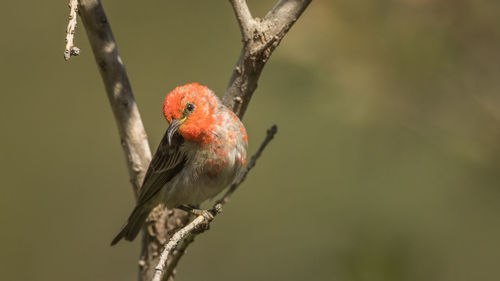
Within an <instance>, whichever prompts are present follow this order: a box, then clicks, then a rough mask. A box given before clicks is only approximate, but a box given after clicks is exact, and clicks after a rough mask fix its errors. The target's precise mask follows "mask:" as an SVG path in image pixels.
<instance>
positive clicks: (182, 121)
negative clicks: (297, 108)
mask: <svg viewBox="0 0 500 281" xmlns="http://www.w3.org/2000/svg"><path fill="white" fill-rule="evenodd" d="M218 104H219V99H218V98H217V96H216V95H215V94H214V93H213V92H212V91H211V90H210V89H208V88H207V87H205V86H201V85H200V84H198V83H191V84H186V85H184V86H179V87H177V88H175V89H174V90H173V91H172V92H170V93H168V94H167V96H166V97H165V102H164V103H163V115H165V119H167V121H168V123H170V127H169V128H168V131H167V133H168V134H169V140H170V139H171V138H172V136H173V135H174V133H175V132H177V131H178V132H179V133H180V134H181V135H182V136H183V137H184V138H185V139H187V140H191V141H195V142H199V143H207V142H208V141H209V140H210V137H211V131H212V126H213V124H214V118H213V113H214V111H215V110H216V109H217V106H218Z"/></svg>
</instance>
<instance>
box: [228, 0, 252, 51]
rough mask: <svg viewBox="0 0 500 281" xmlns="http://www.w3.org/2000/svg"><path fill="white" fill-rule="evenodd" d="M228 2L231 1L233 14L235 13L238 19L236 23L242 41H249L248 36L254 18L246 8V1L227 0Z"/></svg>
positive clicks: (250, 35) (250, 32) (250, 34)
mask: <svg viewBox="0 0 500 281" xmlns="http://www.w3.org/2000/svg"><path fill="white" fill-rule="evenodd" d="M229 2H231V6H232V7H233V10H234V14H235V15H236V20H237V21H238V25H239V26H240V31H241V37H242V39H243V42H245V43H246V42H249V40H250V38H251V37H252V27H253V25H254V23H255V20H254V19H253V17H252V14H251V13H250V9H248V5H247V1H246V0H229Z"/></svg>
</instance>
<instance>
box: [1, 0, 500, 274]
mask: <svg viewBox="0 0 500 281" xmlns="http://www.w3.org/2000/svg"><path fill="white" fill-rule="evenodd" d="M272 2H274V1H263V0H261V1H249V5H250V7H251V9H252V11H253V14H254V15H256V16H263V15H264V14H265V13H266V11H267V10H269V9H270V8H271V6H272ZM103 4H104V8H105V9H106V11H107V14H108V18H109V20H110V22H111V25H112V27H113V31H114V33H115V37H116V39H117V41H118V46H119V50H120V52H121V56H122V58H123V60H124V62H125V64H126V66H127V71H128V74H129V77H130V80H131V83H132V86H133V89H134V92H135V95H136V99H137V103H138V105H139V107H140V109H141V113H142V117H143V121H144V123H145V126H146V129H147V132H148V135H149V140H150V143H151V146H152V147H153V148H155V147H156V145H157V144H158V142H159V140H160V138H161V137H162V135H163V133H164V130H165V129H166V127H167V124H166V122H165V121H164V120H163V118H162V115H161V104H162V101H163V98H164V95H165V94H166V93H167V92H168V91H169V90H171V89H172V88H174V87H175V86H178V85H181V84H184V83H187V82H192V81H197V82H200V83H202V84H206V85H208V86H209V87H210V88H212V89H213V90H215V91H216V93H219V95H222V93H223V92H224V89H225V87H226V85H227V82H228V79H229V75H230V73H231V70H232V69H233V66H234V63H235V61H236V59H237V57H238V54H239V51H240V34H239V30H238V27H237V24H236V21H235V19H234V16H233V12H232V9H231V7H230V5H229V3H228V2H227V1H143V2H140V3H139V2H137V1H117V0H104V3H103ZM2 8H3V11H4V13H3V15H2V17H0V30H1V31H2V33H1V36H0V50H1V52H0V77H1V78H0V79H1V91H2V92H1V94H0V126H1V138H0V159H1V161H0V173H1V182H2V183H1V185H2V187H1V188H0V208H1V212H0V224H1V231H0V245H1V249H0V269H1V270H0V274H1V276H2V277H1V278H2V280H67V279H68V278H70V279H72V280H75V281H78V280H136V275H137V274H136V270H137V266H136V265H137V258H138V250H139V242H138V241H135V242H134V243H120V244H119V245H118V246H117V247H113V248H111V247H109V242H110V239H111V238H112V237H113V235H114V234H115V233H116V232H117V231H118V230H119V228H120V226H121V225H122V223H123V221H124V220H125V218H126V216H127V215H128V213H129V212H130V210H131V208H132V206H133V204H134V199H133V196H132V192H131V186H130V184H129V182H128V175H127V170H126V167H125V162H124V157H123V154H122V151H121V147H120V145H119V138H118V135H117V130H116V128H115V124H114V120H113V117H112V114H111V110H110V108H109V105H108V101H107V98H106V95H105V93H104V88H103V85H102V82H101V78H100V75H99V73H98V70H97V67H96V65H95V63H94V59H93V56H92V53H91V50H90V46H89V45H88V42H87V38H86V34H85V31H84V29H83V26H82V25H81V24H80V25H79V26H78V29H77V34H76V44H77V46H79V47H80V48H81V55H80V56H78V57H73V58H72V59H71V60H70V62H65V61H64V60H63V48H64V35H65V33H64V31H65V28H66V24H67V14H68V9H67V1H6V2H5V3H3V4H2ZM499 11H500V2H499V1H477V0H454V1H451V0H421V1H418V0H392V1H390V0H376V1H348V0H330V1H314V3H312V4H311V5H310V7H309V8H308V9H307V10H306V12H305V14H304V15H303V16H302V18H300V20H299V21H298V22H297V24H296V25H295V26H294V27H293V28H292V30H291V31H290V33H289V34H288V35H287V36H286V38H285V40H284V41H283V42H282V44H281V46H280V47H279V48H278V49H277V50H276V52H275V53H274V55H273V56H272V58H271V60H270V61H269V63H268V65H267V66H266V68H265V70H264V73H263V75H262V78H261V79H260V83H259V87H258V89H257V91H256V93H255V95H254V98H253V100H252V102H251V104H250V106H249V109H248V112H247V114H246V116H245V118H244V122H245V124H246V127H247V129H248V133H249V138H250V152H251V153H252V152H254V151H255V150H256V148H257V147H258V145H259V144H260V142H261V140H262V139H263V137H264V134H265V130H266V128H268V127H269V126H270V125H271V124H273V123H276V124H278V126H279V133H278V135H277V137H276V139H275V140H274V141H273V142H272V143H271V145H270V146H269V147H268V149H267V150H266V152H265V154H264V155H263V157H262V158H261V159H260V161H259V163H258V165H257V167H256V168H255V169H254V170H253V171H252V173H251V174H250V175H249V177H248V179H247V180H246V182H245V183H244V184H243V185H242V186H241V188H240V190H239V191H238V192H237V193H236V194H235V195H234V196H233V198H232V200H231V202H230V203H229V204H228V205H227V206H226V207H225V212H224V214H223V215H222V216H220V217H218V218H217V220H216V221H215V222H214V223H213V225H212V227H211V230H210V231H209V232H207V233H205V234H203V235H201V236H199V237H198V238H197V241H196V243H195V244H193V245H192V246H191V247H190V248H189V250H188V253H187V254H186V256H185V258H184V259H183V260H182V262H181V264H180V266H179V268H178V274H177V276H178V280H220V281H222V280H346V281H351V280H352V281H358V280H359V281H361V280H363V281H364V280H370V281H371V280H386V281H390V280H398V281H400V280H426V281H431V280H444V281H461V280H464V281H465V280H482V281H488V280H499V279H500V170H499V169H500V110H499V109H500V95H499V94H500V92H499V91H500V84H499V83H500V80H499V78H500V29H499V27H500V17H499V16H498V15H499V14H498V12H499Z"/></svg>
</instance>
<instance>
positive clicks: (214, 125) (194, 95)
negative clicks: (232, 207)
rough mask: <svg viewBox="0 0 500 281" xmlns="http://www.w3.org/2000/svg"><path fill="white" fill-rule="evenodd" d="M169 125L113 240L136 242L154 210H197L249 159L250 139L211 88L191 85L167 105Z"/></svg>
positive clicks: (179, 89)
mask: <svg viewBox="0 0 500 281" xmlns="http://www.w3.org/2000/svg"><path fill="white" fill-rule="evenodd" d="M162 109H163V115H164V117H165V119H166V121H167V122H168V123H169V126H168V129H167V130H166V132H165V134H164V137H163V138H162V140H161V141H160V144H159V145H158V148H157V150H156V153H155V154H154V156H153V158H152V160H151V162H150V164H149V167H148V169H147V172H146V175H145V177H144V181H143V184H142V186H141V188H140V190H139V194H138V198H137V202H136V206H135V208H134V209H133V211H132V213H131V214H130V216H129V217H128V220H127V222H126V224H125V225H124V226H123V227H122V229H121V230H120V232H119V233H118V234H117V235H116V237H115V238H114V239H113V240H112V242H111V245H112V246H113V245H115V244H116V243H118V242H119V241H120V240H121V239H122V238H124V239H125V240H128V241H133V240H134V239H135V237H136V236H137V234H138V233H139V232H140V230H141V229H142V226H143V224H144V222H145V220H146V219H147V217H148V215H149V213H150V212H151V210H152V209H153V208H154V207H156V206H157V205H158V204H160V203H163V204H164V205H165V206H166V207H167V208H180V207H182V206H196V205H198V204H200V203H202V202H203V201H206V200H208V199H210V198H213V197H215V196H216V195H217V194H218V193H220V192H221V191H222V190H224V189H225V188H226V187H227V186H228V185H229V184H231V183H232V182H233V180H234V179H235V178H236V176H237V175H238V174H239V173H240V172H241V171H242V170H243V167H244V166H245V164H246V161H247V146H248V136H247V133H246V130H245V126H244V125H243V123H242V122H241V120H240V119H239V118H238V116H236V115H235V114H234V113H233V112H232V111H231V110H230V109H229V108H228V107H226V106H225V105H223V104H222V102H221V101H220V99H219V98H218V97H217V96H216V95H215V94H214V92H212V91H211V90H210V89H209V88H207V87H206V86H202V85H200V84H198V83H190V84H186V85H183V86H179V87H176V88H175V89H174V90H172V91H171V92H169V93H168V94H167V95H166V97H165V100H164V103H163V108H162Z"/></svg>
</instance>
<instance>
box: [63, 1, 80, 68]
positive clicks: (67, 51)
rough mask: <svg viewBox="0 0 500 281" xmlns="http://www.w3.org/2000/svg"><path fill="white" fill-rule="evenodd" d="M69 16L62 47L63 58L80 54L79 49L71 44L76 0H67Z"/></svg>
mask: <svg viewBox="0 0 500 281" xmlns="http://www.w3.org/2000/svg"><path fill="white" fill-rule="evenodd" d="M68 6H69V17H68V27H67V28H66V48H64V59H65V60H69V59H70V58H71V56H78V55H79V54H80V49H78V47H76V46H74V45H73V37H74V36H75V29H76V20H77V15H76V13H77V12H78V1H77V0H70V1H69V4H68Z"/></svg>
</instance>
